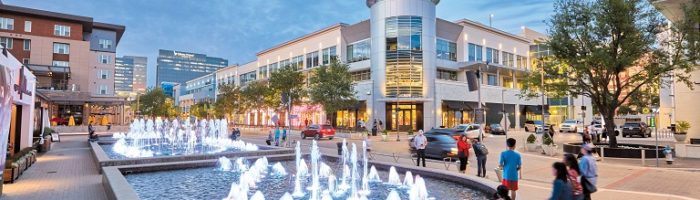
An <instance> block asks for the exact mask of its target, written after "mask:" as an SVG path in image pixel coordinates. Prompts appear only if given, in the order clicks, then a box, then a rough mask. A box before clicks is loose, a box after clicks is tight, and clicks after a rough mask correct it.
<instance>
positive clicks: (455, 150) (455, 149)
mask: <svg viewBox="0 0 700 200" xmlns="http://www.w3.org/2000/svg"><path fill="white" fill-rule="evenodd" d="M457 151H458V150H457V148H452V149H450V152H452V154H455V155H456V154H457Z"/></svg>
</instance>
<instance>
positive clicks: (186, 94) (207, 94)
mask: <svg viewBox="0 0 700 200" xmlns="http://www.w3.org/2000/svg"><path fill="white" fill-rule="evenodd" d="M216 86H217V84H216V74H215V73H211V74H207V75H204V76H200V77H197V78H195V79H192V80H189V81H187V82H185V84H184V91H183V94H182V95H180V98H179V99H178V101H179V102H182V103H178V104H179V106H180V108H181V109H182V111H183V112H189V110H190V107H191V106H192V105H194V104H196V103H200V102H209V103H214V101H216Z"/></svg>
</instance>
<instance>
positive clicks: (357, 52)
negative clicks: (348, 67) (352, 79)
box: [347, 40, 370, 63]
mask: <svg viewBox="0 0 700 200" xmlns="http://www.w3.org/2000/svg"><path fill="white" fill-rule="evenodd" d="M347 49H348V52H347V54H348V55H347V59H348V62H349V63H351V62H357V61H363V60H369V52H370V44H369V40H363V41H360V42H357V43H354V44H351V45H348V48H347Z"/></svg>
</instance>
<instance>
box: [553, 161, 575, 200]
mask: <svg viewBox="0 0 700 200" xmlns="http://www.w3.org/2000/svg"><path fill="white" fill-rule="evenodd" d="M552 175H554V177H555V178H554V183H552V184H553V186H552V195H551V196H549V200H572V199H573V197H574V195H573V193H572V192H571V191H572V189H571V185H569V183H568V178H567V176H568V172H567V170H566V164H564V163H562V162H555V163H554V164H552Z"/></svg>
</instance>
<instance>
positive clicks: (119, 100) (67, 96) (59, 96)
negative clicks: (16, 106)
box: [37, 89, 126, 106]
mask: <svg viewBox="0 0 700 200" xmlns="http://www.w3.org/2000/svg"><path fill="white" fill-rule="evenodd" d="M37 93H40V94H41V95H43V96H45V97H47V98H48V100H49V101H50V102H51V103H53V104H58V105H83V104H85V103H90V104H95V105H103V106H109V105H123V104H124V103H125V102H126V98H125V97H120V96H92V94H90V93H89V92H78V91H64V90H43V89H39V90H37Z"/></svg>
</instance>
